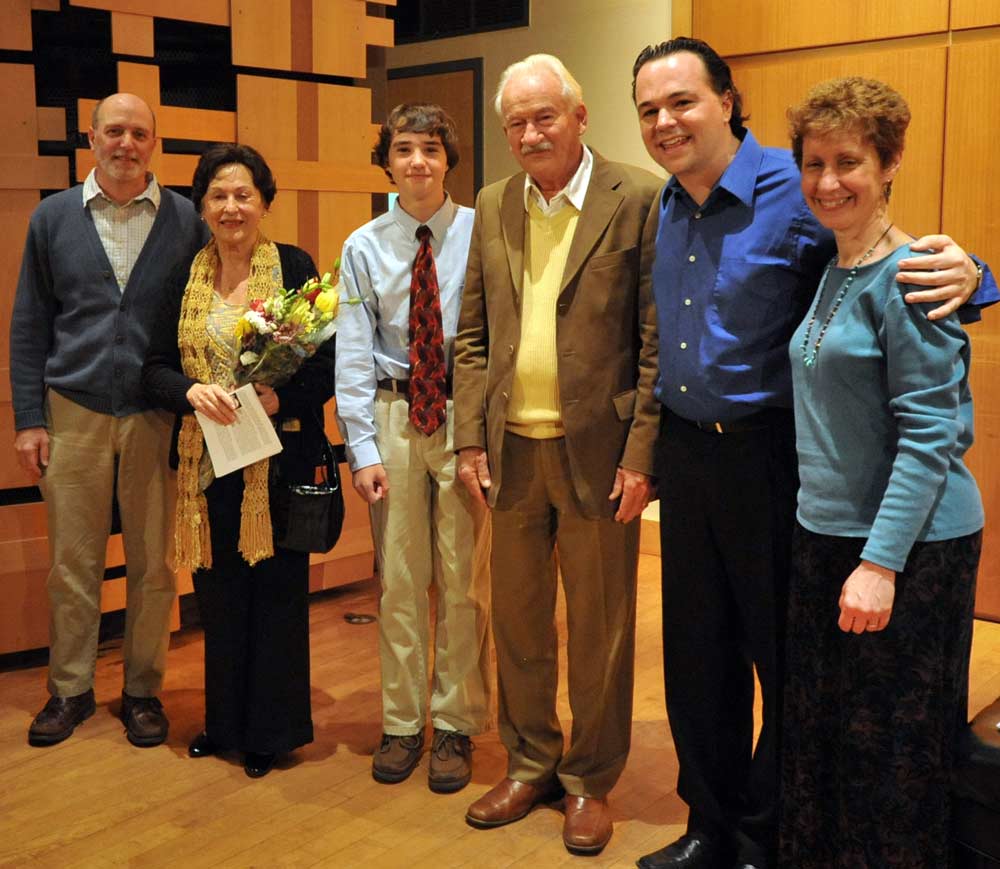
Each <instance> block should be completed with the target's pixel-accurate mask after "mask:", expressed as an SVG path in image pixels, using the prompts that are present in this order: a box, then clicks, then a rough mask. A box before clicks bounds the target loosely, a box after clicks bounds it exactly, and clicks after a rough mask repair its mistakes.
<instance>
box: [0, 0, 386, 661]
mask: <svg viewBox="0 0 1000 869" xmlns="http://www.w3.org/2000/svg"><path fill="white" fill-rule="evenodd" d="M395 5H396V0H378V2H376V3H366V2H364V0H63V2H61V3H60V2H59V0H5V10H6V11H5V13H4V15H3V20H2V22H0V23H2V26H0V101H2V105H3V106H4V111H3V112H0V225H2V226H3V232H2V234H0V584H2V585H3V587H4V592H5V594H4V606H3V608H2V610H0V655H2V654H5V653H9V652H15V651H19V650H24V649H31V648H38V647H43V646H45V645H47V643H48V633H47V627H48V615H47V603H46V598H45V591H44V580H45V575H46V572H47V569H48V547H47V538H46V520H45V512H44V508H43V505H42V504H41V503H40V497H39V495H38V491H37V489H36V488H35V487H34V486H31V485H30V480H29V479H28V478H27V476H26V475H25V474H24V473H23V472H22V471H20V469H19V468H18V466H17V462H16V460H15V457H14V452H13V448H12V445H13V440H14V431H13V420H12V413H11V407H10V383H9V371H8V364H9V328H10V318H9V311H10V307H11V302H12V300H13V296H14V290H15V286H16V281H17V273H18V269H19V267H20V260H21V253H22V248H23V244H24V238H25V231H26V227H27V223H28V218H29V216H30V214H31V212H32V210H33V209H34V207H35V206H36V205H37V204H38V202H39V200H40V198H41V197H42V196H43V195H44V194H45V193H46V192H52V191H55V190H60V189H64V188H66V187H68V186H71V185H73V184H75V183H77V182H79V181H81V180H82V179H83V178H85V177H86V175H87V173H88V172H89V171H90V168H91V167H92V166H93V158H92V154H91V152H90V151H89V150H88V149H87V142H86V136H85V133H86V130H87V128H88V127H89V124H90V113H91V109H92V108H93V105H94V103H95V102H96V100H97V99H99V98H100V97H102V96H105V95H107V94H108V93H111V92H114V91H131V92H134V93H136V94H138V95H140V96H141V97H142V98H143V99H145V100H146V101H147V102H148V103H149V104H150V106H152V108H153V110H154V112H155V114H156V118H157V135H158V136H159V139H160V141H159V143H158V145H157V149H156V154H155V156H154V158H153V164H152V168H153V171H154V172H155V173H156V175H157V177H158V179H159V180H160V182H161V183H162V184H166V185H168V186H173V187H178V188H182V189H183V188H187V187H189V186H190V183H191V176H192V173H193V170H194V166H195V163H196V162H197V155H198V154H199V153H200V152H201V150H203V148H204V147H205V145H206V143H209V142H214V141H233V140H236V141H240V142H243V143H245V144H249V145H252V146H254V147H255V148H257V149H258V150H259V151H261V153H262V154H263V155H264V157H265V158H266V159H267V160H268V163H269V164H270V166H271V168H272V170H273V171H274V174H275V177H276V179H277V182H278V189H279V192H278V196H277V198H276V199H275V202H274V206H273V208H272V211H271V214H270V216H269V218H268V222H267V224H266V225H265V228H266V230H267V232H268V233H269V235H270V236H271V237H272V238H274V239H275V240H277V241H284V242H291V243H295V244H298V245H300V246H301V247H303V248H305V249H306V250H308V251H309V253H310V254H312V256H313V258H314V259H315V261H316V264H317V266H318V267H319V268H320V270H321V271H324V270H326V269H328V268H329V267H330V266H331V265H332V263H333V262H334V260H335V259H336V257H337V256H338V255H339V253H340V248H341V246H342V244H343V241H344V239H345V238H346V236H347V235H348V234H349V233H350V232H351V231H352V230H353V229H354V228H356V227H357V226H359V225H361V224H362V223H364V222H365V221H367V220H369V219H370V218H371V214H372V194H376V193H385V192H388V190H389V184H388V180H387V178H386V176H385V175H384V173H383V172H382V170H381V169H379V168H377V167H374V166H372V165H371V158H370V154H371V146H372V144H373V140H374V134H375V130H376V129H377V127H376V126H375V125H373V124H372V115H373V111H372V103H373V96H372V88H373V87H374V88H378V89H380V90H379V94H381V93H382V90H381V89H384V67H385V64H384V51H383V49H384V48H385V47H387V46H390V45H392V42H393V31H392V25H393V22H392V21H391V20H390V19H388V18H386V17H384V15H383V13H384V9H383V7H386V6H395ZM39 95H43V97H44V99H43V100H41V101H40V100H39V98H38V97H39ZM382 101H384V99H379V103H380V104H379V106H378V112H377V113H376V114H378V115H381V113H382V111H383V107H382V106H381V102H382ZM327 421H328V426H327V428H328V431H329V433H330V436H331V439H332V440H335V441H337V440H339V436H338V435H337V430H336V426H335V425H332V403H331V405H329V406H328V408H327ZM344 471H345V472H346V467H345V468H344ZM347 478H348V479H349V474H348V475H347ZM345 494H346V496H347V499H348V516H347V520H346V523H345V530H344V534H343V537H342V539H341V542H340V543H339V544H338V546H337V547H336V548H335V549H334V551H333V552H332V553H330V554H329V555H326V556H317V557H314V559H313V565H312V570H311V574H310V584H311V587H312V588H313V589H314V590H316V589H319V588H325V587H329V586H331V585H336V584H339V583H342V582H348V581H354V580H357V579H361V578H364V577H367V576H370V575H371V569H372V547H371V541H370V535H369V530H368V514H367V509H366V507H365V506H364V504H363V503H362V502H361V501H360V500H359V499H358V498H357V497H356V496H355V495H354V493H353V490H352V489H351V487H350V486H347V487H346V491H345ZM122 559H123V556H122V547H121V540H120V535H117V534H115V535H113V536H112V538H111V539H110V540H109V543H108V561H107V565H108V570H107V579H106V581H105V583H104V587H105V595H104V596H105V600H104V609H105V610H106V611H107V610H114V609H119V608H121V607H122V606H123V604H124V580H123V579H121V578H119V577H120V576H121V575H122V570H121V565H122V563H123V560H122ZM179 579H180V586H181V592H182V593H183V592H185V591H189V590H190V577H188V576H181V577H179ZM176 621H177V620H176V619H175V626H176Z"/></svg>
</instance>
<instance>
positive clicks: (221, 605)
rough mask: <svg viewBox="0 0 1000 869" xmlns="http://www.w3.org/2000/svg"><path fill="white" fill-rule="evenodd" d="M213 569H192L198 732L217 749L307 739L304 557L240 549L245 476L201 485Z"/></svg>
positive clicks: (269, 748)
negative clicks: (258, 557) (199, 666)
mask: <svg viewBox="0 0 1000 869" xmlns="http://www.w3.org/2000/svg"><path fill="white" fill-rule="evenodd" d="M205 496H206V498H207V500H208V516H209V523H210V526H211V532H212V567H211V569H209V570H199V571H196V572H195V574H194V577H193V579H194V588H195V593H196V595H197V599H198V608H199V611H200V614H201V622H202V625H203V627H204V631H205V730H206V732H207V734H208V737H209V739H211V740H212V742H214V743H215V744H216V745H218V746H219V747H220V748H223V749H238V750H240V751H244V752H248V751H249V752H258V753H262V754H263V753H275V754H281V753H285V752H288V751H291V750H292V749H294V748H297V747H298V746H300V745H305V744H306V743H308V742H312V739H313V728H312V709H311V703H310V698H309V607H308V601H307V597H308V589H309V556H308V554H306V553H299V552H291V551H289V550H287V549H281V548H278V547H275V554H274V556H273V557H272V558H267V559H265V560H264V561H260V562H258V563H257V564H255V565H254V566H253V567H251V566H250V565H249V564H247V562H246V561H244V559H243V556H242V555H240V553H239V549H238V543H239V531H240V504H241V501H242V498H243V474H242V473H241V472H239V471H236V472H234V473H232V474H227V475H226V476H225V477H221V478H219V479H217V480H215V481H214V482H213V483H212V484H211V485H210V486H209V487H208V489H206V491H205Z"/></svg>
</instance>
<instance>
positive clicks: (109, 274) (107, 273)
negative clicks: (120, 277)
mask: <svg viewBox="0 0 1000 869" xmlns="http://www.w3.org/2000/svg"><path fill="white" fill-rule="evenodd" d="M101 274H103V275H104V277H106V278H110V277H111V272H102V273H101Z"/></svg>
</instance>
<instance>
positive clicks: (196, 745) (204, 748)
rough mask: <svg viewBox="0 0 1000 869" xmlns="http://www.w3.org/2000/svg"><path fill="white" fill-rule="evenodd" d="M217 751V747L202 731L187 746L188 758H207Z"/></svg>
mask: <svg viewBox="0 0 1000 869" xmlns="http://www.w3.org/2000/svg"><path fill="white" fill-rule="evenodd" d="M218 750H219V746H217V745H216V744H215V743H214V742H212V740H211V739H209V738H208V734H207V733H205V731H204V730H203V731H202V732H201V733H199V734H198V735H197V736H196V737H195V738H194V739H192V740H191V744H190V745H189V746H188V757H209V756H211V755H213V754H215V753H216V752H217V751H218Z"/></svg>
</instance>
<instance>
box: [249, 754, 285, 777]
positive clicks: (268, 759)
mask: <svg viewBox="0 0 1000 869" xmlns="http://www.w3.org/2000/svg"><path fill="white" fill-rule="evenodd" d="M277 759H278V755H276V754H257V752H255V751H248V752H247V753H246V754H245V755H244V756H243V771H244V772H245V773H246V774H247V775H248V776H250V778H263V777H264V776H266V775H267V774H268V773H269V772H270V771H271V768H272V767H273V766H274V762H275V761H276V760H277Z"/></svg>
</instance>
